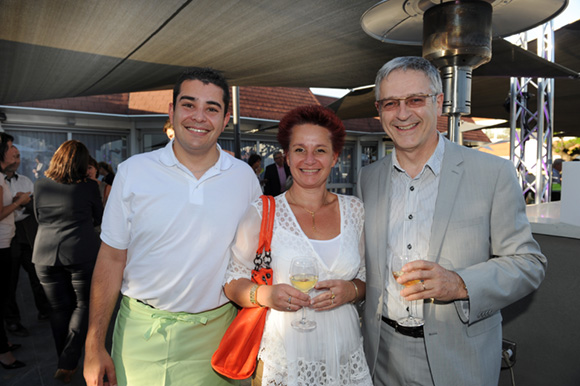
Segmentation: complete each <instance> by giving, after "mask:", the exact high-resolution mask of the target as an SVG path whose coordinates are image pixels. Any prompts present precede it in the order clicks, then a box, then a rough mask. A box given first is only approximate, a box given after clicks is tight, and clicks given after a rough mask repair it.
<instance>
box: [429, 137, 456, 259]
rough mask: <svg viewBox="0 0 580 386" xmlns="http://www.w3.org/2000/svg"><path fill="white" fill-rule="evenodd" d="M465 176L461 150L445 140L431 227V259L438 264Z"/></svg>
mask: <svg viewBox="0 0 580 386" xmlns="http://www.w3.org/2000/svg"><path fill="white" fill-rule="evenodd" d="M462 175H463V156H462V155H461V151H460V148H459V147H458V146H457V145H455V144H453V143H452V142H449V141H448V140H447V139H445V154H444V155H443V164H442V165H441V176H440V178H439V190H438V193H437V202H436V203H435V212H434V214H433V225H432V226H431V239H430V242H429V258H430V259H432V261H435V262H438V261H439V257H440V253H441V246H442V244H443V237H444V236H445V233H446V232H447V225H448V224H449V219H450V217H451V211H452V210H453V205H454V203H455V197H456V195H457V191H458V190H459V184H460V182H461V177H462Z"/></svg>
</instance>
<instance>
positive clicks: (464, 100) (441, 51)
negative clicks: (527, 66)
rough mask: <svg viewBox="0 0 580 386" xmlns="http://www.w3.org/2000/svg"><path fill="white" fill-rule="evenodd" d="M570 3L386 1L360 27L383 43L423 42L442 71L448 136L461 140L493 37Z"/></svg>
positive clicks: (542, 20)
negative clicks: (474, 83)
mask: <svg viewBox="0 0 580 386" xmlns="http://www.w3.org/2000/svg"><path fill="white" fill-rule="evenodd" d="M567 5H568V0H384V1H381V2H379V3H377V4H375V5H374V6H372V7H371V8H369V9H368V10H367V11H366V12H365V13H364V14H363V16H362V18H361V26H362V28H363V30H364V31H365V32H366V33H367V34H368V35H370V36H371V37H373V38H375V39H378V40H380V41H382V42H386V43H394V44H404V45H422V46H423V57H424V58H425V59H428V60H429V61H431V62H432V63H433V64H434V65H435V66H436V67H437V68H438V69H439V71H440V73H441V79H442V81H443V92H444V94H445V98H444V102H443V114H444V115H447V116H448V117H449V124H448V137H449V139H450V140H452V141H453V142H457V143H462V136H461V130H460V129H459V124H460V121H461V116H462V115H469V114H470V113H471V77H472V71H473V70H474V69H476V68H477V67H479V66H481V65H482V64H485V63H487V62H489V61H490V60H491V41H492V38H495V37H503V36H509V35H513V34H517V33H520V32H523V31H527V30H529V29H531V28H534V27H536V26H538V25H541V24H543V23H545V22H547V21H548V20H550V19H552V18H553V17H554V16H556V15H558V14H559V13H561V12H562V11H563V10H564V9H565V8H566V6H567ZM492 16H493V17H492Z"/></svg>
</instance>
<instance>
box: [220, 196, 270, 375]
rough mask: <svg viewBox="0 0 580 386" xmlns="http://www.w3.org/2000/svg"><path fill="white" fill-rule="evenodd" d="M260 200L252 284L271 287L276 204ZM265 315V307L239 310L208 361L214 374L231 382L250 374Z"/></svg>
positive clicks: (268, 200)
mask: <svg viewBox="0 0 580 386" xmlns="http://www.w3.org/2000/svg"><path fill="white" fill-rule="evenodd" d="M260 198H261V199H262V204H263V209H264V212H263V214H262V223H261V227H260V241H259V243H258V250H257V251H256V258H255V259H254V265H255V266H254V269H253V270H252V282H254V283H256V284H266V285H272V268H270V263H271V262H272V256H271V248H270V243H271V241H272V229H273V228H274V215H275V212H276V202H275V200H274V197H272V196H261V197H260ZM267 312H268V308H267V307H251V308H242V310H241V311H240V312H238V315H237V316H236V318H235V319H234V321H233V322H232V324H230V327H229V328H228V329H227V331H226V333H225V334H224V337H223V338H222V341H221V342H220V345H219V347H218V349H217V350H216V352H215V353H214V354H213V356H212V358H211V366H212V367H213V369H214V370H215V371H217V372H218V373H220V374H222V375H223V376H226V377H228V378H231V379H246V378H249V377H250V376H251V375H252V374H253V373H254V370H256V359H257V357H258V350H259V349H260V342H261V341H262V334H263V333H264V324H265V323H266V314H267Z"/></svg>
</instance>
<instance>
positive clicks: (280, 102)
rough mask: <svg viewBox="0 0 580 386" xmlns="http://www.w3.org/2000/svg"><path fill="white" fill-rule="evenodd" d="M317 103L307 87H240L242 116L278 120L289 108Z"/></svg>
mask: <svg viewBox="0 0 580 386" xmlns="http://www.w3.org/2000/svg"><path fill="white" fill-rule="evenodd" d="M310 104H316V105H317V104H319V103H318V100H317V99H316V98H315V97H314V95H313V94H312V92H310V90H309V89H307V88H288V87H240V110H241V111H240V114H241V116H242V117H249V118H262V119H273V120H280V119H282V117H283V116H284V114H285V113H286V112H288V111H289V110H291V109H293V108H295V107H298V106H302V105H310Z"/></svg>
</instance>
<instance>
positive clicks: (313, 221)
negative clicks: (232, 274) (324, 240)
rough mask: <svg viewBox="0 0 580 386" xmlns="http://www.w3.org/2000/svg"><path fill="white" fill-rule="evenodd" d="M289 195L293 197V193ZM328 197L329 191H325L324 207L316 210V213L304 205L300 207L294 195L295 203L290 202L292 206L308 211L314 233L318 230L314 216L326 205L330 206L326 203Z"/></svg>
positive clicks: (290, 192)
mask: <svg viewBox="0 0 580 386" xmlns="http://www.w3.org/2000/svg"><path fill="white" fill-rule="evenodd" d="M288 194H289V195H292V191H288ZM327 195H328V190H325V191H324V197H323V198H322V205H321V206H320V208H318V209H316V210H315V211H312V210H308V209H306V208H305V207H303V206H302V205H300V204H298V203H296V199H295V198H294V196H293V195H292V197H291V198H292V201H293V202H289V203H290V204H294V205H296V206H297V207H299V208H302V209H304V210H305V211H307V212H308V213H309V214H310V216H311V217H312V230H313V231H314V232H316V231H317V230H316V220H315V218H314V215H315V214H316V212H318V211H319V210H320V209H322V208H323V207H325V206H326V205H328V204H330V203H329V202H326V196H327Z"/></svg>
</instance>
